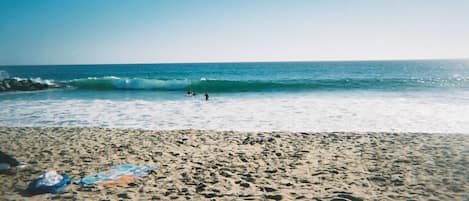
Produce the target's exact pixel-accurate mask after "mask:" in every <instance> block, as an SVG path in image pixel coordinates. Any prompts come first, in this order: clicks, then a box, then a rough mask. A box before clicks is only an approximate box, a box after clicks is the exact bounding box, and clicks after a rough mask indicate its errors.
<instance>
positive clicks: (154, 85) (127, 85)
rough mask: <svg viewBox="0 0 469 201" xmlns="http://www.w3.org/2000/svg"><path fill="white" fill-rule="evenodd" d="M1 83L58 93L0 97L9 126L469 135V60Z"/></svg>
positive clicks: (154, 69) (59, 68) (26, 71)
mask: <svg viewBox="0 0 469 201" xmlns="http://www.w3.org/2000/svg"><path fill="white" fill-rule="evenodd" d="M1 77H3V78H6V77H8V78H16V79H26V78H30V79H33V80H35V81H38V82H43V83H48V84H51V85H55V86H57V87H56V88H53V89H49V90H44V91H31V92H6V93H0V114H1V115H0V126H10V127H20V126H46V127H59V126H60V127H112V128H143V129H161V130H173V129H204V130H236V131H313V132H322V131H356V132H369V131H373V132H432V133H434V132H436V133H468V132H469V60H416V61H342V62H255V63H194V64H182V63H181V64H118V65H54V66H0V78H1ZM188 90H191V91H194V92H196V93H197V95H196V96H187V95H186V91H188ZM205 92H207V93H208V94H209V100H208V101H206V100H205V97H204V93H205Z"/></svg>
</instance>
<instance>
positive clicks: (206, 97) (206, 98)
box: [205, 92, 208, 101]
mask: <svg viewBox="0 0 469 201" xmlns="http://www.w3.org/2000/svg"><path fill="white" fill-rule="evenodd" d="M205 100H206V101H208V93H207V92H205Z"/></svg>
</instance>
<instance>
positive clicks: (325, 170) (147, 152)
mask: <svg viewBox="0 0 469 201" xmlns="http://www.w3.org/2000/svg"><path fill="white" fill-rule="evenodd" d="M0 147H1V150H3V151H4V152H7V153H10V154H13V155H15V156H16V157H17V158H18V159H19V160H22V161H24V162H26V163H27V164H28V165H27V167H26V168H24V169H21V170H16V171H11V172H9V173H8V174H1V175H0V183H1V184H0V200H126V199H131V200H188V199H190V200H270V199H273V200H295V199H297V200H337V201H338V200H468V199H469V135H461V134H410V133H400V134H392V133H362V134H356V133H288V132H266V133H245V132H230V131H225V132H218V131H199V130H179V131H146V130H131V129H128V130H125V129H124V130H122V129H102V128H0ZM122 163H132V164H139V165H153V164H157V165H159V168H158V169H157V170H156V171H155V172H153V173H151V174H150V175H148V176H147V177H145V178H143V179H141V180H138V181H137V182H136V183H132V184H131V185H128V186H124V187H111V188H104V187H101V186H98V187H80V186H78V185H75V184H71V185H70V186H68V187H67V188H66V190H65V192H63V193H61V194H57V195H53V194H44V195H37V196H32V197H24V196H22V195H21V191H22V190H23V189H25V188H26V186H27V184H28V182H29V181H30V180H32V179H34V178H36V177H38V176H39V175H40V174H42V173H44V171H46V170H57V171H60V172H65V173H67V174H69V175H70V176H71V177H72V179H73V180H76V179H79V178H81V177H83V176H86V175H89V174H92V173H96V172H100V171H105V170H107V169H108V168H109V167H111V166H112V165H116V164H122Z"/></svg>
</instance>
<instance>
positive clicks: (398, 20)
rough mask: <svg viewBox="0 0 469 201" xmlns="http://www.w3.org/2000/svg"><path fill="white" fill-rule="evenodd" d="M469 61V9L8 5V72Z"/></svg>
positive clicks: (2, 61)
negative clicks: (63, 67)
mask: <svg viewBox="0 0 469 201" xmlns="http://www.w3.org/2000/svg"><path fill="white" fill-rule="evenodd" d="M467 57H469V1H468V0H389V1H384V0H383V1H380V0H369V1H364V0H363V1H348V0H336V1H333V0H327V1H326V0H324V1H314V0H305V1H294V0H292V1H276V0H266V1H256V0H246V1H244V0H236V1H234V0H233V1H232V0H213V1H208V0H205V1H204V0H197V1H192V0H187V1H178V0H168V1H157V0H0V65H10V64H77V63H78V64H86V63H160V62H222V61H285V60H286V61H291V60H374V59H417V58H418V59H425V58H430V59H431V58H467Z"/></svg>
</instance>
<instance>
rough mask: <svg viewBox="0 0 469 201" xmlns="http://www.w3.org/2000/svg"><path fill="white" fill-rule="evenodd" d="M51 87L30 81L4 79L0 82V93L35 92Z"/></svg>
mask: <svg viewBox="0 0 469 201" xmlns="http://www.w3.org/2000/svg"><path fill="white" fill-rule="evenodd" d="M50 87H52V86H51V85H48V84H44V83H40V82H35V81H32V80H31V79H25V80H18V79H11V78H6V79H2V80H0V92H7V91H36V90H44V89H48V88H50Z"/></svg>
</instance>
